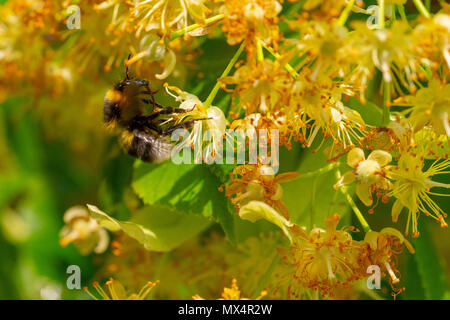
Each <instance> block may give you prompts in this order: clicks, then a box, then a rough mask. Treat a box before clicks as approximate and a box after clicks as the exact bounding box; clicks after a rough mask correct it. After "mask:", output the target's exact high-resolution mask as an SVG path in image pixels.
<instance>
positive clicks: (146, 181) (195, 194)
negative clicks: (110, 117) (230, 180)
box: [132, 161, 235, 241]
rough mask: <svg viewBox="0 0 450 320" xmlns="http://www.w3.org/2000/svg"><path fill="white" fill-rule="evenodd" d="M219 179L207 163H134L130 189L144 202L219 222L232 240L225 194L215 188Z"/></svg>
mask: <svg viewBox="0 0 450 320" xmlns="http://www.w3.org/2000/svg"><path fill="white" fill-rule="evenodd" d="M221 184H222V182H221V181H220V179H219V178H218V177H217V176H216V175H215V174H213V173H212V172H211V171H210V170H209V169H208V167H207V165H200V164H192V165H187V164H182V165H176V164H174V163H172V162H170V161H168V162H166V163H163V164H148V163H143V162H140V161H139V162H137V164H136V168H135V171H134V178H133V184H132V186H133V189H134V191H135V192H136V194H137V195H138V196H139V197H140V198H141V199H142V200H143V201H144V203H145V204H148V205H156V206H162V207H166V208H169V209H171V210H175V211H178V212H182V213H187V214H197V215H201V216H203V217H205V218H208V219H211V220H213V221H216V222H218V223H220V224H221V226H222V228H223V230H224V231H225V233H226V235H227V236H228V237H229V238H230V240H231V241H234V240H235V236H234V225H233V216H232V215H231V214H230V212H229V211H228V203H227V201H228V200H227V199H226V197H225V195H224V194H223V193H222V192H220V191H219V190H218V188H219V187H220V186H221Z"/></svg>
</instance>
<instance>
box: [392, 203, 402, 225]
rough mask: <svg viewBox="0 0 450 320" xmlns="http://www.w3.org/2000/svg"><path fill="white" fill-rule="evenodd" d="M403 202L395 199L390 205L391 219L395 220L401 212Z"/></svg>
mask: <svg viewBox="0 0 450 320" xmlns="http://www.w3.org/2000/svg"><path fill="white" fill-rule="evenodd" d="M402 209H403V204H402V202H401V201H400V199H397V200H396V201H395V202H394V205H393V206H392V221H394V222H397V221H398V216H399V215H400V213H401V212H402Z"/></svg>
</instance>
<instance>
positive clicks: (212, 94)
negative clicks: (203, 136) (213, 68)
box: [203, 42, 245, 109]
mask: <svg viewBox="0 0 450 320" xmlns="http://www.w3.org/2000/svg"><path fill="white" fill-rule="evenodd" d="M244 47H245V42H242V44H241V46H240V47H239V49H238V50H237V51H236V53H235V54H234V56H233V58H231V60H230V62H229V63H228V65H227V67H226V68H225V70H224V71H223V73H222V75H221V76H220V78H223V77H226V76H227V75H228V74H229V73H230V71H231V68H233V66H234V65H235V63H236V61H237V60H238V59H239V56H240V55H241V53H242V51H243V50H244ZM220 85H221V83H220V81H217V82H216V84H215V85H214V88H213V89H212V90H211V92H210V93H209V95H208V97H207V98H206V100H205V103H204V104H203V107H204V108H205V109H208V108H209V106H210V105H211V103H212V102H213V100H214V98H215V97H216V95H217V92H219V89H220Z"/></svg>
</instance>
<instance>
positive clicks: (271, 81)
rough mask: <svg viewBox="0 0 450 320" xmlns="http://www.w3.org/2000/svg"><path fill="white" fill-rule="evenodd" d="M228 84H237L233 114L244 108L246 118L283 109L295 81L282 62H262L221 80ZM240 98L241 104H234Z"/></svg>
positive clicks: (234, 92) (234, 93) (245, 67)
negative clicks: (253, 114)
mask: <svg viewBox="0 0 450 320" xmlns="http://www.w3.org/2000/svg"><path fill="white" fill-rule="evenodd" d="M221 82H222V83H224V84H225V85H236V87H235V88H234V89H233V104H234V107H235V108H234V110H233V111H234V114H235V115H239V113H240V111H241V109H242V108H244V109H245V113H246V115H250V114H252V113H255V112H261V113H267V112H275V111H278V110H280V109H282V107H283V106H285V105H286V104H287V103H288V102H289V97H290V92H289V91H290V88H291V87H292V85H293V83H294V81H293V79H292V77H291V75H290V74H289V73H288V72H287V71H286V70H284V69H283V65H282V64H281V63H280V62H279V61H275V62H274V61H272V60H269V59H265V60H263V61H262V62H261V63H259V64H258V65H249V64H246V65H244V66H242V67H240V68H239V69H237V70H236V72H235V73H234V75H233V76H230V77H225V78H222V79H221ZM236 98H239V99H238V101H239V104H238V105H236V104H235V103H234V101H235V99H236Z"/></svg>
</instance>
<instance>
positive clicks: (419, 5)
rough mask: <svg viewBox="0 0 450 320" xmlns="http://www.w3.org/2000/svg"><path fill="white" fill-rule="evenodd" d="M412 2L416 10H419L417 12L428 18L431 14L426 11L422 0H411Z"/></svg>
mask: <svg viewBox="0 0 450 320" xmlns="http://www.w3.org/2000/svg"><path fill="white" fill-rule="evenodd" d="M413 2H414V4H415V5H416V8H417V10H419V12H420V13H421V14H422V15H423V16H424V17H425V18H430V17H431V15H430V13H429V12H428V10H427V8H425V6H424V4H423V2H422V0H413Z"/></svg>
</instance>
